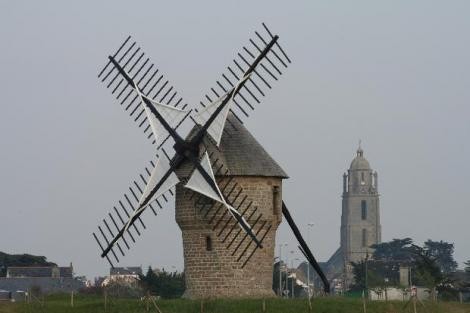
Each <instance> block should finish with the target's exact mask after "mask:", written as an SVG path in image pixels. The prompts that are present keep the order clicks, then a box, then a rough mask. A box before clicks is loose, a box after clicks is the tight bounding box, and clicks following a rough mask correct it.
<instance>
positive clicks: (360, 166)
mask: <svg viewBox="0 0 470 313" xmlns="http://www.w3.org/2000/svg"><path fill="white" fill-rule="evenodd" d="M349 170H351V171H354V170H370V164H369V161H367V159H366V158H365V157H364V151H363V150H362V148H361V147H360V146H359V148H358V149H357V152H356V157H355V158H354V159H353V160H352V161H351V165H350V166H349Z"/></svg>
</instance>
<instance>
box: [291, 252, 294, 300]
mask: <svg viewBox="0 0 470 313" xmlns="http://www.w3.org/2000/svg"><path fill="white" fill-rule="evenodd" d="M290 262H291V263H290V268H291V271H292V270H293V269H294V260H291V261H290ZM290 283H291V287H292V295H291V298H292V299H294V273H292V274H291V278H290Z"/></svg>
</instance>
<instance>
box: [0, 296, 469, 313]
mask: <svg viewBox="0 0 470 313" xmlns="http://www.w3.org/2000/svg"><path fill="white" fill-rule="evenodd" d="M265 301H266V313H294V312H295V313H298V312H305V313H307V312H309V309H308V303H307V300H306V299H295V300H283V299H266V300H265ZM157 304H158V306H159V307H160V309H161V311H162V312H163V313H186V312H188V313H200V312H201V301H193V300H182V299H177V300H159V301H157ZM262 304H263V300H261V299H245V300H206V301H204V302H203V309H204V312H206V313H257V312H260V313H261V312H262ZM404 305H405V303H404V302H368V303H367V312H368V313H402V312H403V313H404V312H413V308H412V306H411V305H409V306H408V307H407V308H404ZM417 309H418V310H417V311H418V312H420V313H424V312H426V313H448V312H451V313H453V312H455V313H470V304H458V303H454V302H438V303H428V302H427V303H425V307H424V308H423V307H422V306H421V305H418V307H417ZM42 312H43V313H69V312H70V313H98V312H99V313H103V312H105V310H104V299H103V297H98V296H89V295H86V296H85V295H78V296H76V297H75V305H74V307H73V308H72V307H70V297H69V296H67V295H62V296H50V297H47V298H45V299H44V306H41V305H40V304H39V303H33V304H26V303H16V304H15V303H1V302H0V313H42ZM106 312H108V313H144V312H146V309H145V305H144V303H142V302H140V301H139V300H135V299H110V300H109V301H108V308H107V311H106ZM150 312H156V311H155V310H151V311H150ZM311 312H313V313H363V307H362V301H361V300H360V299H347V298H335V297H330V298H321V299H315V300H313V301H312V311H311Z"/></svg>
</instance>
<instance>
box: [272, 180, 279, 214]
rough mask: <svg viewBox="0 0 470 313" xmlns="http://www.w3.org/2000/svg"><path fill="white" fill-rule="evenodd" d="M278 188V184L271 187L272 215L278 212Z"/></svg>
mask: <svg viewBox="0 0 470 313" xmlns="http://www.w3.org/2000/svg"><path fill="white" fill-rule="evenodd" d="M279 197H280V190H279V186H274V187H273V215H279V214H280V210H279V208H280V204H279Z"/></svg>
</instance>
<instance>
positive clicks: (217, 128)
mask: <svg viewBox="0 0 470 313" xmlns="http://www.w3.org/2000/svg"><path fill="white" fill-rule="evenodd" d="M250 76H251V73H249V74H247V75H246V76H244V77H243V78H242V79H241V80H240V81H239V82H238V83H237V84H236V85H235V86H234V87H233V88H232V90H231V91H230V92H226V93H225V94H224V95H223V96H222V97H220V98H218V99H217V100H216V101H214V102H212V103H210V104H209V105H208V106H206V107H205V108H204V109H202V110H200V111H199V112H198V113H197V114H195V115H194V119H195V120H196V122H198V123H199V124H200V125H204V124H205V123H206V122H207V121H208V120H209V118H210V117H211V116H212V115H213V114H215V113H216V111H217V108H218V107H219V106H220V105H224V102H223V100H224V99H225V98H226V97H230V100H229V101H228V102H227V103H226V104H225V106H224V107H223V108H222V109H221V111H220V112H219V113H218V114H217V116H216V117H215V119H214V120H213V121H212V123H211V125H210V126H209V127H208V128H207V133H209V135H210V136H211V137H212V139H214V141H215V143H216V145H217V146H219V145H220V140H221V139H222V134H223V131H224V127H225V123H226V121H227V116H228V113H229V112H230V110H231V108H232V104H233V98H234V97H235V95H236V92H237V91H238V90H239V87H240V86H241V85H242V84H244V83H245V82H246V81H247V80H248V79H249V78H250Z"/></svg>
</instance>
